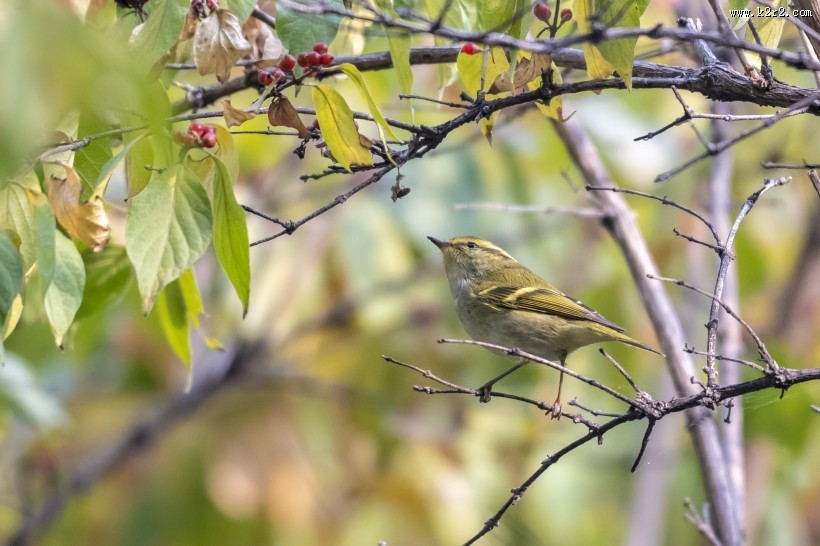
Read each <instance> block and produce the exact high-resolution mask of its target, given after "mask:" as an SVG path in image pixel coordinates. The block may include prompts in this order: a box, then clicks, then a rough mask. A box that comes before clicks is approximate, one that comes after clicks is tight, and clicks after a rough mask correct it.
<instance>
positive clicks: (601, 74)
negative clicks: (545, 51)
mask: <svg viewBox="0 0 820 546" xmlns="http://www.w3.org/2000/svg"><path fill="white" fill-rule="evenodd" d="M573 6H574V7H575V19H576V20H577V21H578V31H579V32H581V33H587V32H589V31H590V30H591V29H590V25H589V17H590V16H592V15H594V14H595V0H578V2H575V3H574V4H573ZM582 47H583V49H584V60H585V61H586V64H587V76H589V78H590V79H591V80H603V79H606V78H608V77H610V76H611V75H612V74H613V73H614V72H615V67H613V66H612V65H611V64H610V63H609V61H607V60H606V59H604V56H603V55H602V54H601V52H600V50H598V48H597V47H595V46H594V45H592V44H590V43H589V42H584V43H583V44H582ZM596 93H597V94H600V93H601V91H600V90H598V91H596Z"/></svg>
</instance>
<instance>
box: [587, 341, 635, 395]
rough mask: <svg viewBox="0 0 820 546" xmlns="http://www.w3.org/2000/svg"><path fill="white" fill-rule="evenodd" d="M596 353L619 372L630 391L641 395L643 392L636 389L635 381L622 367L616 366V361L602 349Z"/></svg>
mask: <svg viewBox="0 0 820 546" xmlns="http://www.w3.org/2000/svg"><path fill="white" fill-rule="evenodd" d="M598 351H599V352H600V353H601V354H602V355H604V358H606V359H607V360H608V361H609V363H610V364H612V365H613V366H615V369H616V370H618V371H619V372H621V375H622V376H624V379H626V381H627V383H629V385H630V386H631V387H632V390H634V391H635V394H641V393H642V392H643V391H642V390H641V389H639V388H638V385H636V384H635V381H634V380H633V379H632V377H631V376H630V375H629V374H628V373H626V370H624V369H623V366H621V365H620V364H618V361H617V360H615V359H614V358H612V356H611V355H610V354H609V353H607V352H606V351H605V350H603V349H598Z"/></svg>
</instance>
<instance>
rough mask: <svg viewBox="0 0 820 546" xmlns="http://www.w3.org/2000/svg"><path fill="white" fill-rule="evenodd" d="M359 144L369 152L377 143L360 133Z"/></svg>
mask: <svg viewBox="0 0 820 546" xmlns="http://www.w3.org/2000/svg"><path fill="white" fill-rule="evenodd" d="M359 144H361V145H362V148H367V149H368V150H369V149H370V148H371V147H373V145H374V144H376V143H375V142H373V141H372V140H370V139H369V138H367V137H366V136H364V135H363V134H361V133H359Z"/></svg>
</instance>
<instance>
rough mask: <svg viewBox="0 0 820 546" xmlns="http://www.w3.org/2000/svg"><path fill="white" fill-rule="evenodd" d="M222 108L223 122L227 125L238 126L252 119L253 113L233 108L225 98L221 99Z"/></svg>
mask: <svg viewBox="0 0 820 546" xmlns="http://www.w3.org/2000/svg"><path fill="white" fill-rule="evenodd" d="M222 109H223V113H222V115H223V116H225V123H226V124H227V125H228V127H238V126H239V125H242V124H243V123H245V122H246V121H248V120H249V119H253V114H251V113H250V112H245V111H244V110H239V109H238V108H234V106H233V105H232V104H231V101H230V100H227V99H225V100H223V101H222Z"/></svg>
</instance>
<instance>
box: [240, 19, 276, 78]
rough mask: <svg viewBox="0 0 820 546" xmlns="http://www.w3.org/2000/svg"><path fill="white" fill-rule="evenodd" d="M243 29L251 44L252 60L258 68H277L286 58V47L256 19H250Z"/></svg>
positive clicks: (267, 27)
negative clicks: (280, 61)
mask: <svg viewBox="0 0 820 546" xmlns="http://www.w3.org/2000/svg"><path fill="white" fill-rule="evenodd" d="M242 28H243V30H244V31H245V36H246V37H247V38H248V42H250V44H251V53H250V58H251V60H252V61H257V63H256V66H257V67H259V68H266V67H269V66H275V65H276V64H277V63H278V62H279V60H280V59H281V58H282V57H284V56H285V46H283V45H282V42H281V41H280V40H279V38H278V37H277V36H276V35H275V34H274V33H273V31H272V30H271V28H270V27H269V26H268V25H266V24H265V23H263V22H262V21H260V20H259V19H257V18H256V17H251V18H250V19H248V20H247V22H246V23H245V25H244V26H243V27H242Z"/></svg>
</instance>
